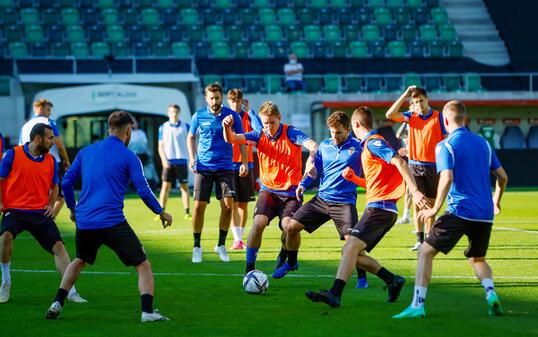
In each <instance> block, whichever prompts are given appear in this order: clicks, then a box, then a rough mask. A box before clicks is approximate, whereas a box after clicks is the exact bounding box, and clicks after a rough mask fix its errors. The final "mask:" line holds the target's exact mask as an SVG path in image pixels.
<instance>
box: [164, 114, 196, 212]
mask: <svg viewBox="0 0 538 337" xmlns="http://www.w3.org/2000/svg"><path fill="white" fill-rule="evenodd" d="M180 111H181V109H180V107H179V105H176V104H171V105H169V106H168V111H167V112H168V122H166V123H164V124H163V125H161V126H160V127H159V155H160V157H161V163H162V165H163V172H162V176H161V179H162V181H163V183H162V187H161V193H160V195H159V203H160V204H161V207H162V208H163V209H165V208H166V204H167V202H168V195H169V194H170V189H171V188H172V186H173V185H175V183H176V179H177V180H179V186H180V189H181V201H182V202H183V209H184V210H185V216H184V217H183V218H184V219H185V220H188V221H190V220H192V216H191V215H190V212H189V185H188V183H189V171H188V168H187V160H188V158H189V152H188V150H187V134H188V133H189V124H187V123H182V122H181V120H180V119H179V113H180Z"/></svg>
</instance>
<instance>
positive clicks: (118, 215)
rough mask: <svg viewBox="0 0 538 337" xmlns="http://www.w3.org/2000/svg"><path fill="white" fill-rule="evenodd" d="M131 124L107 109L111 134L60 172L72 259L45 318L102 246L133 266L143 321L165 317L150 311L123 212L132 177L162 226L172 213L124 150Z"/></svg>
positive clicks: (139, 253) (147, 283) (148, 280)
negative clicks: (78, 187) (72, 229)
mask: <svg viewBox="0 0 538 337" xmlns="http://www.w3.org/2000/svg"><path fill="white" fill-rule="evenodd" d="M134 122H135V121H134V118H133V117H132V116H131V114H129V113H128V112H125V111H115V112H113V113H111V114H110V116H109V117H108V133H109V135H110V136H109V137H108V138H106V139H105V140H103V141H100V142H97V143H95V144H92V145H89V146H87V147H85V148H83V149H82V150H80V152H79V153H78V154H77V156H76V158H75V160H74V162H73V165H72V166H71V167H70V168H69V170H68V171H67V173H66V174H65V177H64V180H63V183H62V188H63V190H64V194H65V200H66V203H67V207H68V208H69V210H70V212H71V215H70V217H71V220H72V221H74V222H75V223H76V226H77V230H76V238H75V242H76V247H77V257H76V258H75V259H74V260H73V262H71V264H69V266H68V267H67V270H66V272H65V274H64V276H63V278H62V282H61V284H60V288H59V289H58V291H57V293H56V297H55V298H54V301H53V303H52V304H51V306H50V308H49V309H48V310H47V312H46V314H45V318H47V319H56V318H58V316H59V315H60V312H61V311H62V308H63V306H64V301H65V296H66V295H67V291H66V289H69V288H70V287H71V286H72V284H73V283H74V282H75V281H76V280H77V279H78V277H79V276H80V272H81V271H82V269H84V267H85V266H86V264H90V265H93V263H94V262H95V259H96V257H97V251H98V250H99V248H100V247H101V246H102V245H105V246H107V247H109V248H110V249H112V250H113V251H114V252H115V253H116V255H118V257H119V258H120V260H121V261H122V262H123V264H125V265H126V266H134V267H135V269H136V271H137V272H138V288H139V290H140V295H141V302H142V315H141V321H142V323H145V322H153V321H163V320H168V319H167V318H166V317H164V316H162V315H161V314H160V313H159V312H158V311H154V310H153V289H154V281H153V273H152V271H151V265H150V263H149V261H148V259H147V257H146V253H145V251H144V248H143V247H142V244H141V243H140V240H138V237H137V236H136V234H135V232H134V231H133V230H132V228H131V227H130V226H129V224H128V223H127V220H126V219H125V215H124V214H123V206H124V205H123V202H124V198H125V191H126V190H127V185H128V184H129V181H132V183H133V185H134V186H135V188H136V192H137V193H138V195H139V196H140V197H141V198H142V200H143V201H144V203H145V204H146V205H147V206H148V207H149V208H150V209H151V210H152V211H153V212H154V213H156V214H160V217H161V220H162V221H163V227H167V226H170V225H171V224H172V216H171V215H170V214H168V213H165V212H164V211H163V210H162V208H161V206H160V205H159V202H158V201H157V198H155V196H154V195H153V192H151V190H150V188H149V186H148V182H147V180H146V178H145V177H144V172H143V170H142V163H141V162H140V159H138V157H137V156H136V154H134V152H132V151H130V150H129V149H127V145H128V144H129V140H130V138H131V131H132V126H133V125H134ZM79 179H82V192H81V194H80V197H79V200H78V203H76V201H75V193H74V190H73V188H74V185H75V183H76V182H77V181H78V180H79Z"/></svg>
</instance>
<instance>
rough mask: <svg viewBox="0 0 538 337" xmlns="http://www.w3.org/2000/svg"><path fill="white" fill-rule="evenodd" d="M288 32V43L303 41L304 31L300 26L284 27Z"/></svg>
mask: <svg viewBox="0 0 538 337" xmlns="http://www.w3.org/2000/svg"><path fill="white" fill-rule="evenodd" d="M284 29H285V32H286V40H288V41H299V40H301V35H302V34H301V32H302V29H301V28H299V27H298V26H295V25H292V26H286V27H284Z"/></svg>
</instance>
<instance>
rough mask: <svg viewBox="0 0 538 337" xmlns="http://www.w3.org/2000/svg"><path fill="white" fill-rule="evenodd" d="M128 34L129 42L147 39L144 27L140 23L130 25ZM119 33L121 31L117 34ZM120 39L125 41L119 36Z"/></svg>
mask: <svg viewBox="0 0 538 337" xmlns="http://www.w3.org/2000/svg"><path fill="white" fill-rule="evenodd" d="M128 29H129V31H128V36H129V42H131V43H135V42H142V41H144V40H145V39H146V33H145V31H144V29H142V26H139V25H132V26H129V28H128ZM117 35H119V33H118V34H117ZM117 38H118V41H123V40H120V39H119V36H118V37H117Z"/></svg>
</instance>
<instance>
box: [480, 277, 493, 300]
mask: <svg viewBox="0 0 538 337" xmlns="http://www.w3.org/2000/svg"><path fill="white" fill-rule="evenodd" d="M480 283H482V286H483V287H484V290H485V291H486V299H487V298H488V297H489V294H491V293H492V292H493V293H495V287H494V286H493V280H492V279H490V278H485V279H483V280H482V282H480Z"/></svg>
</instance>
